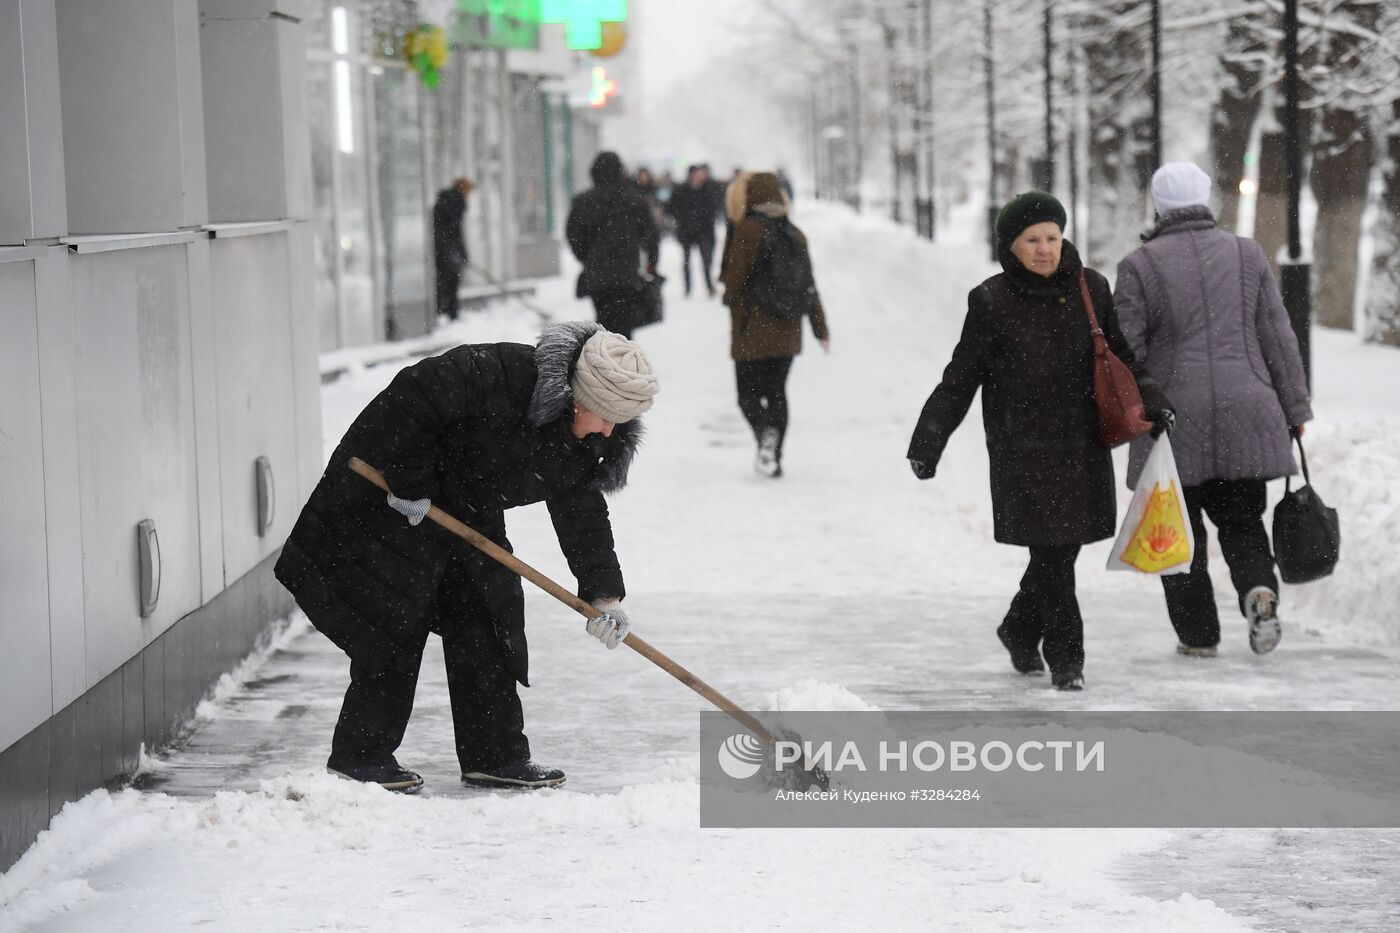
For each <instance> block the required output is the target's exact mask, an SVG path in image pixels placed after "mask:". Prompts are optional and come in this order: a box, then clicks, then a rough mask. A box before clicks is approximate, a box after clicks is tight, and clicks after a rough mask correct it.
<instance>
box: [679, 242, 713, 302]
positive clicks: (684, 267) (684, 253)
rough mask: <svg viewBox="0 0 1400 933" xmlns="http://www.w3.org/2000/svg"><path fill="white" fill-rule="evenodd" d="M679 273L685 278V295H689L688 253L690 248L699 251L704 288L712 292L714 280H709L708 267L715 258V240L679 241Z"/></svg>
mask: <svg viewBox="0 0 1400 933" xmlns="http://www.w3.org/2000/svg"><path fill="white" fill-rule="evenodd" d="M680 244H681V272H682V273H684V276H685V293H686V294H687V295H689V294H690V251H691V249H692V248H694V249H698V250H700V269H701V271H703V272H704V273H705V288H707V289H709V290H711V291H713V290H714V287H715V283H714V280H713V279H711V278H710V266H711V264H712V263H713V261H714V256H715V240H714V237H710V238H709V239H708V240H706V239H699V240H681V241H680Z"/></svg>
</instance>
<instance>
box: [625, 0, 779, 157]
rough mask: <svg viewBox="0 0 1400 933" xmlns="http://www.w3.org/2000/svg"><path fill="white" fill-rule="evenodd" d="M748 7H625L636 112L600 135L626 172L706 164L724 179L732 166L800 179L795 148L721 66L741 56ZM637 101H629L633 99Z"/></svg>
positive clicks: (646, 2) (712, 0)
mask: <svg viewBox="0 0 1400 933" xmlns="http://www.w3.org/2000/svg"><path fill="white" fill-rule="evenodd" d="M753 6H754V0H705V2H703V3H692V2H682V0H631V14H632V16H633V17H634V23H633V26H634V29H635V31H634V33H633V34H632V36H631V37H630V38H629V43H630V42H635V46H634V50H635V51H636V53H637V54H638V55H639V58H640V60H639V63H638V67H639V69H640V71H641V83H642V86H643V88H644V94H643V99H642V101H641V103H640V106H635V105H629V109H628V111H627V113H626V115H625V116H624V117H621V118H619V119H617V120H616V121H614V123H613V124H612V125H610V126H608V127H607V129H606V130H605V133H606V139H607V141H608V143H609V145H613V146H616V147H617V148H618V150H619V151H620V152H621V154H622V156H623V159H624V160H625V161H626V162H627V163H628V164H629V165H633V164H638V163H643V164H647V165H649V166H650V167H651V168H653V169H654V170H659V169H662V168H665V167H667V166H672V167H674V166H676V165H683V164H685V163H688V162H693V161H708V162H710V163H711V164H712V166H713V167H714V169H715V171H716V172H718V173H722V174H726V175H727V174H728V173H729V171H730V169H732V168H733V167H734V166H736V165H743V166H744V167H745V168H763V169H772V168H775V167H777V166H778V165H780V164H782V165H784V166H785V167H786V168H787V169H788V170H789V171H790V172H792V171H799V172H800V171H801V166H800V165H799V164H798V162H799V156H798V153H799V152H800V145H799V144H798V143H797V142H796V140H795V138H794V137H793V135H792V133H791V132H790V131H789V129H788V126H787V123H786V122H785V121H784V120H783V118H782V115H781V114H778V113H777V112H776V111H774V110H773V109H772V106H771V102H770V101H768V100H766V99H765V98H764V97H763V96H762V95H761V94H757V95H756V94H755V92H754V91H755V89H754V87H753V83H752V81H751V80H750V79H749V78H748V77H747V76H741V75H738V74H736V73H735V72H734V70H733V69H732V68H731V67H729V66H728V65H726V63H725V62H724V59H725V57H726V56H728V55H730V54H731V53H734V52H735V51H736V50H737V49H739V48H741V47H742V45H743V41H744V24H745V22H746V20H748V19H750V18H751V16H752V11H753ZM634 100H635V98H634Z"/></svg>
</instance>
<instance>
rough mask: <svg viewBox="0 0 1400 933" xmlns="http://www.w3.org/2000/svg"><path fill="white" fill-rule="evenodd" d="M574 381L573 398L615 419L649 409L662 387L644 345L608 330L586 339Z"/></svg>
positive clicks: (596, 411) (631, 415)
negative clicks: (642, 346)
mask: <svg viewBox="0 0 1400 933" xmlns="http://www.w3.org/2000/svg"><path fill="white" fill-rule="evenodd" d="M572 385H573V390H574V401H576V402H578V403H579V404H580V405H582V406H583V407H585V408H587V409H588V410H589V411H592V412H594V413H596V414H598V415H600V416H602V417H603V418H606V419H607V420H608V421H611V422H614V423H621V422H624V421H631V420H632V419H633V418H635V417H637V416H638V415H640V414H641V413H642V412H644V411H646V410H647V409H648V408H650V407H651V402H652V396H654V395H656V393H657V392H659V391H660V390H661V386H660V385H659V384H658V383H657V381H656V376H655V375H653V374H652V371H651V361H650V360H648V359H647V356H646V354H645V353H643V352H642V348H641V347H639V346H637V345H636V344H635V343H633V342H632V341H630V340H628V339H627V338H626V337H622V336H619V335H618V334H614V333H613V332H611V331H607V330H599V331H598V332H597V333H595V334H594V335H593V336H592V337H589V338H588V340H586V341H585V342H584V344H583V352H582V353H580V354H579V358H578V365H576V366H575V367H574V378H573V382H572Z"/></svg>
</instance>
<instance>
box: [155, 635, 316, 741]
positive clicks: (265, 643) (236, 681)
mask: <svg viewBox="0 0 1400 933" xmlns="http://www.w3.org/2000/svg"><path fill="white" fill-rule="evenodd" d="M310 630H311V621H310V620H309V619H307V618H306V616H305V614H303V613H302V611H301V610H300V609H296V610H293V611H292V613H291V614H290V615H288V616H287V617H286V618H283V619H278V620H277V621H276V622H273V623H272V625H270V626H269V627H268V628H267V629H266V630H265V631H264V632H263V633H262V634H261V635H259V636H258V640H257V643H256V644H255V645H254V646H253V650H252V651H251V652H249V653H248V656H247V657H245V658H244V659H243V660H242V661H239V662H238V665H237V666H236V667H235V668H234V669H233V670H231V671H228V672H227V673H225V674H223V675H222V676H220V677H219V679H218V681H217V682H215V684H214V686H213V688H212V689H211V690H210V691H209V695H208V696H207V697H205V698H204V699H203V700H201V701H200V702H199V705H198V706H197V707H195V711H194V715H195V719H196V720H199V719H213V718H214V717H215V716H217V715H219V704H220V703H223V702H224V701H225V700H227V699H228V698H229V697H232V696H234V695H235V694H237V693H238V691H240V690H242V689H243V685H244V684H246V683H247V682H248V681H250V680H252V679H253V678H254V677H256V676H257V675H258V671H259V670H261V669H262V667H263V665H264V664H266V663H267V659H268V658H270V657H272V656H273V655H274V654H276V653H277V652H279V651H281V650H282V649H284V648H287V647H289V646H290V645H291V644H292V643H293V642H295V641H296V640H297V639H298V638H300V637H301V636H302V635H305V634H306V633H307V632H308V631H310ZM142 751H143V753H144V748H143V749H142Z"/></svg>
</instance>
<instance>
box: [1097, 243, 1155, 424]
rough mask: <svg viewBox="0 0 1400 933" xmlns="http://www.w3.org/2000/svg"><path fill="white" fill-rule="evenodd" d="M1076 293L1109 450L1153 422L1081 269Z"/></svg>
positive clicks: (1100, 420) (1100, 416)
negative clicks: (1090, 339)
mask: <svg viewBox="0 0 1400 933" xmlns="http://www.w3.org/2000/svg"><path fill="white" fill-rule="evenodd" d="M1079 294H1081V295H1083V296H1084V310H1085V311H1087V312H1088V314H1089V331H1090V333H1092V334H1093V336H1094V402H1095V404H1096V405H1097V407H1098V409H1099V442H1100V443H1101V444H1103V445H1104V446H1105V447H1107V448H1109V449H1110V450H1111V449H1113V448H1114V447H1117V446H1119V445H1120V444H1126V443H1128V441H1130V440H1132V439H1133V438H1135V437H1141V436H1142V435H1144V434H1146V433H1147V432H1149V431H1151V430H1152V422H1151V421H1148V420H1147V408H1146V406H1144V405H1143V403H1142V393H1141V392H1139V391H1138V384H1137V379H1135V378H1134V377H1133V372H1132V370H1130V369H1128V367H1127V366H1126V365H1124V363H1123V361H1122V360H1120V359H1119V358H1118V357H1117V356H1115V355H1114V354H1113V351H1112V350H1110V349H1109V348H1108V340H1107V338H1105V337H1104V335H1103V328H1102V327H1100V326H1099V318H1098V315H1096V314H1095V313H1094V300H1093V299H1092V298H1090V297H1089V282H1088V280H1087V279H1086V278H1085V277H1084V270H1082V269H1081V270H1080V272H1079Z"/></svg>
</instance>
